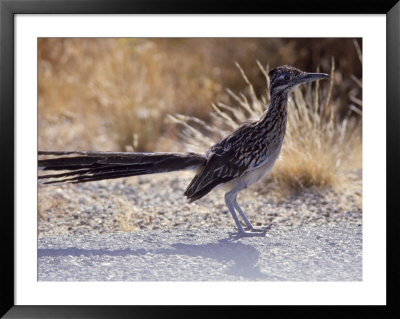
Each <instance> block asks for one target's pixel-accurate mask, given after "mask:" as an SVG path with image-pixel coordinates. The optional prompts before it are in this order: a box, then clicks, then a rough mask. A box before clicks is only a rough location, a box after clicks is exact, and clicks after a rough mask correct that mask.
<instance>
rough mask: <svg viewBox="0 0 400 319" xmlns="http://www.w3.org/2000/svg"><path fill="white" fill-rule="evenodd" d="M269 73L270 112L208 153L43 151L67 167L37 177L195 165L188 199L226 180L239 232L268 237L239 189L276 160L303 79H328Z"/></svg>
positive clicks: (286, 70) (288, 71) (78, 179)
mask: <svg viewBox="0 0 400 319" xmlns="http://www.w3.org/2000/svg"><path fill="white" fill-rule="evenodd" d="M268 75H269V78H270V97H271V98H270V100H271V101H270V105H269V106H268V109H267V110H266V111H265V113H264V114H263V115H262V116H261V118H260V119H259V120H256V121H249V122H246V123H244V124H242V125H241V126H240V127H238V128H237V129H236V130H235V131H234V132H233V133H231V134H230V135H228V136H227V137H225V138H224V139H223V140H221V141H220V142H218V143H217V144H215V145H214V146H212V147H211V148H210V149H209V150H208V151H207V152H206V153H205V154H196V153H141V152H51V151H50V152H47V151H39V152H38V153H39V155H52V156H56V157H55V158H47V159H40V160H39V162H38V166H39V169H41V170H53V171H63V172H61V173H60V172H58V173H57V174H51V175H43V176H39V177H38V178H39V179H40V180H41V183H42V184H52V183H60V182H61V183H64V182H67V183H82V182H90V181H98V180H103V179H112V178H119V177H127V176H134V175H144V174H153V173H162V172H171V171H178V170H186V169H195V170H196V171H197V174H196V175H195V176H194V178H193V179H192V181H191V182H190V184H189V186H188V187H187V189H186V191H185V193H184V195H185V196H186V197H187V198H188V199H189V202H193V201H195V200H197V199H199V198H202V197H203V196H205V195H206V194H207V193H209V192H210V191H211V190H212V189H214V188H215V187H217V186H219V185H223V186H224V187H225V189H226V190H227V192H226V193H225V202H226V205H227V207H228V209H229V211H230V213H231V214H232V217H233V219H234V221H235V224H236V227H237V228H238V231H239V233H238V234H239V235H242V236H264V235H265V232H266V230H267V229H268V227H260V228H256V227H254V226H253V225H252V224H251V222H250V221H249V219H248V218H247V216H246V214H245V213H244V212H243V210H242V209H241V208H240V206H239V204H238V202H237V195H238V192H240V191H241V190H243V189H246V188H247V187H248V186H249V185H251V184H253V183H255V182H257V181H258V180H259V179H260V178H261V177H262V176H264V174H265V173H267V172H268V171H269V170H271V168H272V166H273V165H274V163H275V161H276V160H277V158H278V156H279V153H280V152H281V148H282V143H283V138H284V136H285V131H286V123H287V104H288V98H289V94H290V93H291V92H292V91H293V90H294V89H295V88H296V87H297V86H298V85H299V84H302V83H305V82H311V81H315V80H320V79H324V78H328V75H327V74H324V73H307V72H303V71H300V70H299V69H296V68H294V67H292V66H287V65H284V66H279V67H277V68H275V69H272V70H271V71H270V72H269V74H268ZM66 155H68V156H66ZM71 155H73V156H72V157H71ZM239 217H240V218H241V219H242V221H243V222H244V226H243V225H242V223H241V222H240V219H239Z"/></svg>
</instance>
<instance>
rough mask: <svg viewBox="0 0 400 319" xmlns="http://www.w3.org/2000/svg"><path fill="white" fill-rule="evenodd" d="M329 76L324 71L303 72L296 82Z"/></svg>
mask: <svg viewBox="0 0 400 319" xmlns="http://www.w3.org/2000/svg"><path fill="white" fill-rule="evenodd" d="M326 78H329V75H328V74H326V73H304V74H303V75H302V76H300V77H299V78H298V82H297V84H300V83H305V82H312V81H316V80H321V79H326Z"/></svg>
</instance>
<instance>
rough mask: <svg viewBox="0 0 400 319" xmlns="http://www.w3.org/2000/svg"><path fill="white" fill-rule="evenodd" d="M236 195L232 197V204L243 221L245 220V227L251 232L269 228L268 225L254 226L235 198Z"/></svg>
mask: <svg viewBox="0 0 400 319" xmlns="http://www.w3.org/2000/svg"><path fill="white" fill-rule="evenodd" d="M236 197H237V196H235V197H234V199H233V206H234V207H235V209H236V211H237V212H238V213H239V215H240V216H241V217H242V219H243V221H244V222H245V224H246V226H247V228H248V229H249V230H251V231H253V232H261V233H264V232H266V231H267V230H268V229H269V226H266V227H254V226H253V225H252V223H251V222H250V221H249V220H248V218H247V216H246V214H245V213H244V211H243V210H242V208H241V207H240V206H239V204H238V202H237V199H236Z"/></svg>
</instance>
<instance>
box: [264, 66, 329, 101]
mask: <svg viewBox="0 0 400 319" xmlns="http://www.w3.org/2000/svg"><path fill="white" fill-rule="evenodd" d="M268 75H269V79H270V90H271V95H272V94H274V93H275V94H276V93H290V92H291V91H292V90H293V89H295V88H296V87H297V86H298V85H299V84H301V83H305V82H311V81H316V80H320V79H326V78H329V75H328V74H325V73H308V72H303V71H301V70H299V69H296V68H295V67H293V66H290V65H282V66H278V67H276V68H274V69H272V70H271V71H269V73H268Z"/></svg>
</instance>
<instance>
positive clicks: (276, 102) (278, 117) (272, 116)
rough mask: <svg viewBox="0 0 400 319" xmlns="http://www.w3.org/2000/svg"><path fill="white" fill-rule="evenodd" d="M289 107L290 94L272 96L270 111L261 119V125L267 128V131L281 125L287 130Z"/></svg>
mask: <svg viewBox="0 0 400 319" xmlns="http://www.w3.org/2000/svg"><path fill="white" fill-rule="evenodd" d="M287 105H288V93H287V94H286V93H282V94H272V95H271V101H270V104H269V106H268V110H267V111H266V112H265V113H264V114H263V115H262V117H261V118H260V120H259V125H262V126H265V127H266V128H267V129H272V127H273V126H275V125H280V126H283V129H286V121H287ZM283 133H284V132H283Z"/></svg>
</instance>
